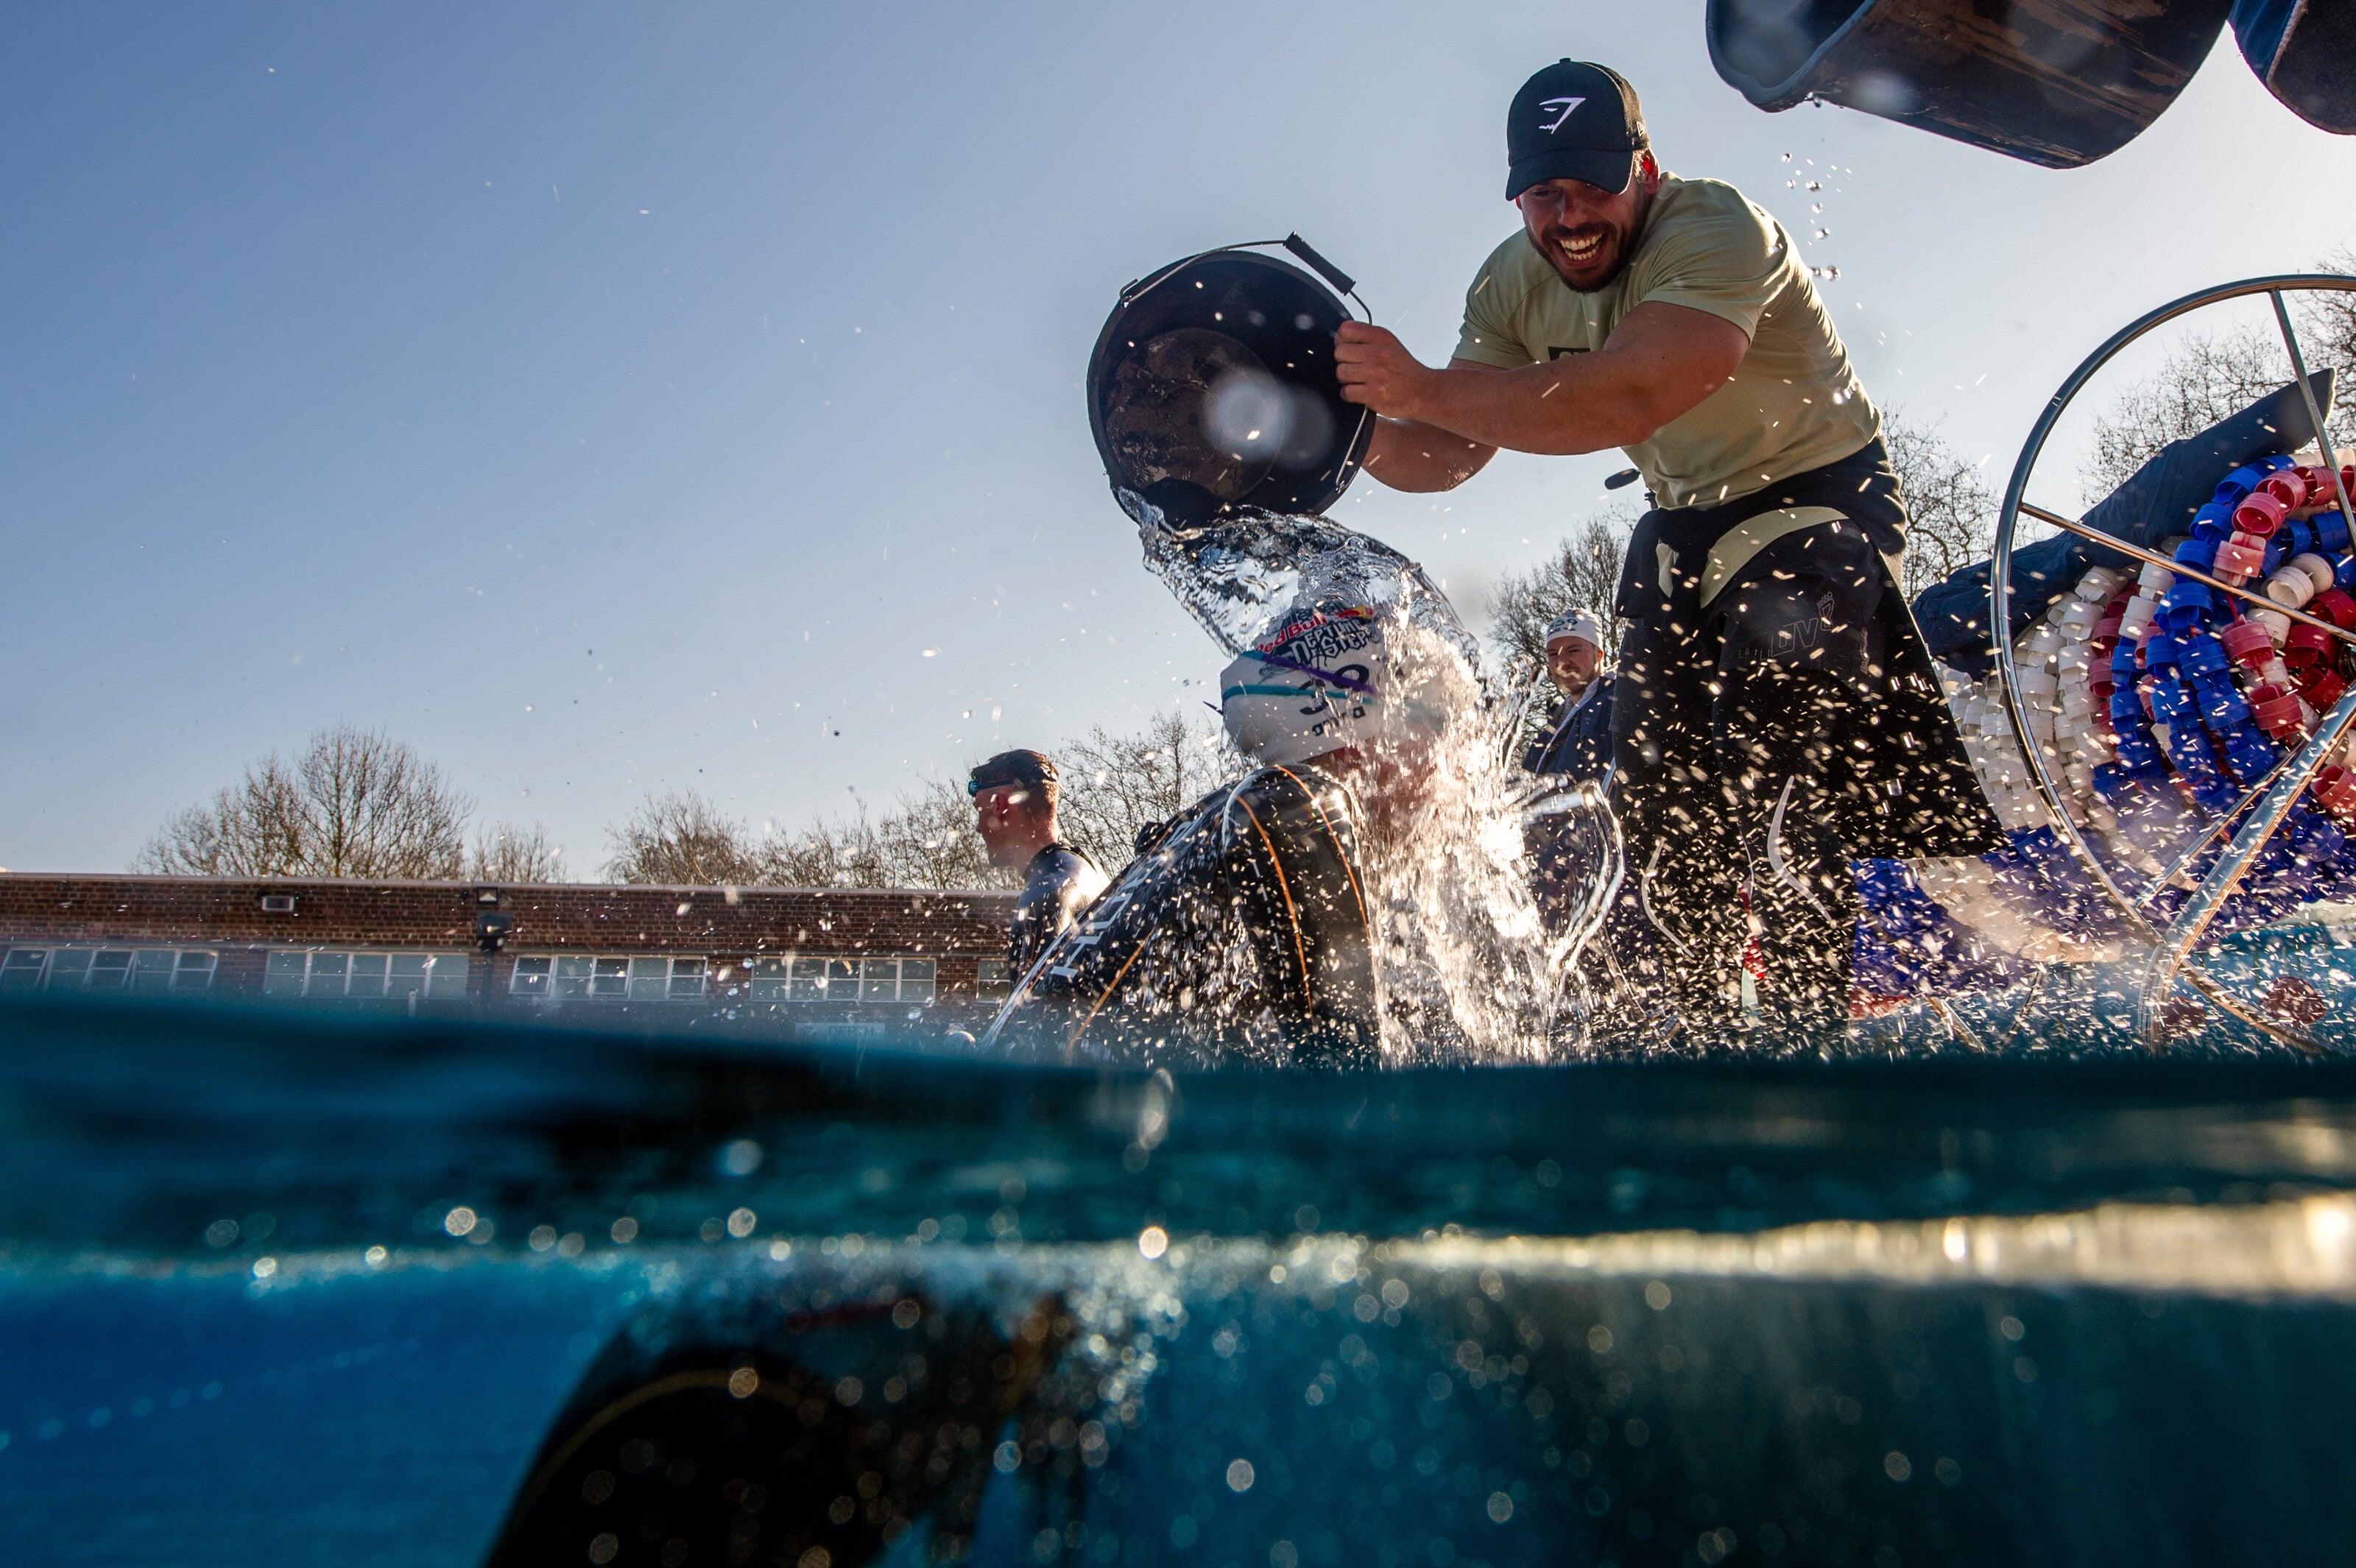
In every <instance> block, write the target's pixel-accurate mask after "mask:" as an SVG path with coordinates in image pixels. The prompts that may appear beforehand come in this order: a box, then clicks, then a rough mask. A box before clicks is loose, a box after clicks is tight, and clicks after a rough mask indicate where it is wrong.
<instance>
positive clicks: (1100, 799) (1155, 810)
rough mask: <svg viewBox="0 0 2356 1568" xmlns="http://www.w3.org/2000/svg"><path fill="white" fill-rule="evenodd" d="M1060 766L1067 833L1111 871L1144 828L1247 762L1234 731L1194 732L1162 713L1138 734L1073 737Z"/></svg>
mask: <svg viewBox="0 0 2356 1568" xmlns="http://www.w3.org/2000/svg"><path fill="white" fill-rule="evenodd" d="M1055 763H1056V767H1057V770H1058V771H1059V772H1060V773H1061V774H1062V792H1061V796H1062V798H1061V801H1060V804H1059V806H1058V811H1057V816H1058V820H1059V821H1060V823H1061V825H1062V827H1063V830H1064V837H1065V839H1066V841H1067V842H1068V843H1070V844H1071V845H1072V846H1073V847H1074V848H1077V849H1081V850H1084V851H1086V852H1087V856H1088V858H1089V859H1092V860H1094V861H1096V863H1097V864H1098V865H1099V866H1101V867H1103V868H1104V869H1105V870H1106V871H1108V872H1118V871H1119V869H1121V868H1122V867H1123V866H1126V865H1127V864H1129V862H1130V859H1131V858H1132V854H1133V851H1134V849H1135V847H1136V843H1137V835H1138V830H1139V829H1141V828H1142V827H1149V826H1151V825H1152V824H1154V823H1159V822H1166V821H1168V820H1169V819H1170V818H1171V817H1173V816H1177V815H1178V813H1180V812H1181V811H1183V810H1184V809H1185V808H1186V807H1187V806H1190V805H1194V802H1195V801H1197V800H1199V799H1201V798H1202V797H1203V796H1204V795H1207V794H1209V793H1210V791H1211V790H1212V789H1214V788H1215V787H1216V786H1217V785H1218V784H1219V783H1220V782H1221V781H1222V780H1225V779H1227V778H1232V777H1233V776H1235V775H1236V774H1237V773H1239V772H1241V771H1242V766H1243V760H1242V758H1240V757H1239V756H1237V753H1236V751H1235V748H1234V747H1233V746H1232V745H1231V744H1229V743H1228V741H1227V737H1226V731H1224V730H1222V729H1219V728H1217V727H1216V726H1207V725H1206V726H1205V728H1204V729H1203V730H1201V731H1188V729H1187V728H1186V720H1184V719H1183V717H1182V716H1180V715H1178V714H1176V713H1163V714H1158V715H1156V716H1155V717H1154V718H1153V719H1151V720H1148V721H1147V723H1146V726H1145V728H1144V729H1142V730H1140V731H1136V732H1135V733H1133V734H1127V735H1116V734H1114V733H1112V732H1111V731H1108V730H1107V729H1105V728H1104V727H1103V726H1102V725H1098V726H1097V727H1096V728H1095V729H1093V730H1091V731H1088V733H1087V736H1086V738H1084V739H1082V740H1078V741H1066V743H1065V744H1064V745H1063V746H1062V747H1061V748H1060V749H1059V750H1058V751H1057V752H1056V754H1055Z"/></svg>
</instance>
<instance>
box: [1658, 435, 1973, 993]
mask: <svg viewBox="0 0 2356 1568" xmlns="http://www.w3.org/2000/svg"><path fill="white" fill-rule="evenodd" d="M1905 526H1906V513H1905V508H1904V506H1903V504H1902V502H1901V498H1900V496H1899V491H1898V481H1897V477H1896V475H1894V474H1892V473H1891V471H1890V464H1889V458H1888V454H1887V453H1886V452H1885V451H1884V449H1883V447H1882V444H1881V443H1880V442H1879V440H1877V441H1874V442H1872V443H1869V444H1868V445H1867V446H1866V447H1865V448H1863V449H1862V450H1861V451H1859V452H1858V453H1854V454H1853V455H1851V456H1849V457H1846V458H1843V459H1841V460H1840V461H1839V462H1837V463H1833V464H1826V466H1825V467H1822V468H1817V469H1813V470H1810V471H1809V472H1807V473H1804V474H1800V475H1794V476H1793V477H1792V478H1790V479H1787V480H1783V481H1781V482H1779V483H1777V484H1774V485H1769V486H1767V487H1766V488H1765V489H1763V490H1761V491H1759V492H1757V493H1756V494H1753V495H1751V496H1742V497H1740V499H1738V500H1735V501H1730V502H1728V503H1725V504H1724V505H1721V506H1716V507H1679V508H1676V509H1671V510H1658V509H1656V510H1654V511H1650V512H1647V513H1645V514H1644V517H1642V518H1641V519H1639V520H1638V522H1637V525H1636V529H1635V533H1634V535H1633V538H1632V539H1630V541H1629V545H1628V560H1627V563H1626V565H1625V567H1624V568H1623V569H1622V574H1621V581H1620V591H1619V599H1618V605H1617V608H1618V611H1619V613H1620V614H1621V615H1622V616H1623V617H1625V618H1626V619H1627V620H1628V621H1629V622H1630V623H1631V624H1630V625H1629V627H1628V629H1627V631H1626V632H1625V634H1624V635H1623V636H1622V641H1621V647H1620V665H1619V679H1618V682H1617V685H1616V689H1615V691H1614V693H1613V697H1614V704H1613V707H1614V712H1613V723H1612V761H1613V763H1614V764H1615V766H1616V767H1617V768H1618V770H1619V774H1618V778H1617V781H1616V783H1617V786H1618V787H1617V789H1616V790H1615V794H1614V800H1615V804H1616V805H1618V806H1619V809H1620V812H1621V816H1622V821H1623V822H1625V823H1626V825H1627V830H1628V831H1627V851H1628V880H1627V885H1626V889H1625V891H1623V894H1622V897H1623V899H1625V900H1627V901H1629V902H1628V907H1626V908H1623V910H1622V912H1621V919H1620V922H1619V923H1620V924H1621V925H1622V926H1623V927H1627V926H1637V925H1641V926H1642V928H1644V929H1646V930H1648V931H1649V932H1650V943H1649V949H1650V950H1649V952H1644V953H1630V954H1625V955H1623V959H1625V960H1632V962H1630V967H1631V968H1633V970H1634V971H1635V972H1636V973H1637V974H1638V976H1640V980H1642V981H1647V982H1650V983H1652V984H1653V985H1655V986H1657V987H1659V988H1660V989H1662V990H1664V991H1665V992H1666V993H1667V999H1668V1000H1670V1001H1671V1002H1673V1004H1674V1005H1675V1007H1676V1009H1677V1011H1678V1014H1679V1016H1680V1018H1681V1019H1683V1021H1684V1022H1685V1023H1686V1024H1687V1027H1689V1028H1697V1029H1705V1030H1708V1029H1717V1028H1719V1027H1722V1026H1724V1025H1726V1024H1728V1023H1730V1022H1732V1021H1734V1019H1736V1018H1737V1016H1738V1014H1737V1011H1736V1008H1735V1006H1734V987H1735V986H1736V984H1737V982H1738V981H1739V978H1740V972H1739V969H1738V967H1737V965H1739V963H1740V955H1741V952H1742V948H1743V944H1744V938H1745V935H1746V922H1745V919H1744V913H1743V909H1742V901H1743V898H1744V895H1745V893H1746V892H1747V893H1748V896H1749V900H1750V919H1749V921H1748V923H1747V931H1748V932H1751V933H1756V934H1757V935H1758V938H1759V944H1760V950H1761V954H1762V958H1763V960H1764V968H1765V971H1766V984H1765V985H1763V986H1762V987H1761V997H1760V1000H1761V1004H1762V1009H1763V1010H1764V1011H1765V1013H1766V1015H1767V1017H1768V1019H1769V1021H1770V1022H1772V1023H1774V1024H1777V1025H1781V1026H1783V1027H1786V1028H1798V1029H1810V1028H1818V1027H1822V1026H1825V1025H1828V1024H1834V1023H1837V1022H1839V1021H1842V1020H1845V1019H1847V1016H1848V975H1849V960H1850V953H1851V949H1852V946H1853V944H1854V941H1855V926H1856V923H1857V913H1858V894H1857V890H1856V885H1855V883H1854V882H1853V881H1852V880H1851V879H1850V876H1849V871H1848V862H1849V861H1850V860H1851V859H1867V858H1869V857H1874V856H1889V857H1893V858H1900V859H1904V858H1911V857H1915V856H1924V855H1962V854H1977V853H1980V852H1982V851H1984V850H1986V849H1988V848H1994V847H1996V845H1997V844H1998V843H2000V842H2001V834H2000V832H1999V830H1998V828H1997V822H1996V819H1995V816H1994V815H1993V814H1992V813H1991V812H1990V811H1989V809H1988V806H1987V800H1986V798H1985V796H1983V795H1982V794H1981V793H1980V789H1979V785H1978V784H1977V781H1976V778H1975V777H1974V775H1973V773H1972V771H1971V764H1970V763H1969V761H1968V759H1967V758H1966V756H1965V752H1964V751H1963V743H1962V738H1961V737H1960V736H1959V735H1958V734H1957V733H1956V731H1955V727H1954V719H1953V718H1952V717H1951V716H1950V714H1949V713H1948V710H1947V705H1946V701H1945V699H1944V696H1943V695H1942V693H1941V691H1940V689H1939V686H1938V683H1937V680H1936V678H1935V677H1934V676H1933V673H1932V669H1931V665H1930V661H1929V657H1928V656H1927V655H1926V654H1925V653H1924V652H1923V650H1922V635H1921V633H1920V632H1918V631H1917V630H1916V629H1915V626H1914V623H1913V619H1912V616H1911V615H1910V614H1909V613H1907V610H1906V605H1905V601H1904V599H1903V598H1902V597H1901V594H1900V592H1899V590H1898V588H1897V585H1896V582H1895V581H1894V579H1893V577H1892V574H1891V571H1890V568H1889V566H1888V565H1887V564H1886V563H1885V561H1884V559H1883V558H1884V556H1885V555H1887V556H1895V555H1896V554H1897V553H1898V552H1899V551H1900V550H1901V549H1903V548H1904V544H1905ZM1627 945H1629V946H1639V945H1643V944H1627Z"/></svg>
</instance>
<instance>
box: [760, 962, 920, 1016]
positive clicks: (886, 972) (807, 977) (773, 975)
mask: <svg viewBox="0 0 2356 1568" xmlns="http://www.w3.org/2000/svg"><path fill="white" fill-rule="evenodd" d="M746 969H747V972H748V974H749V975H750V976H751V997H752V999H753V1000H754V1001H755V1002H768V1003H776V1002H833V1003H836V1004H837V1005H841V1004H842V1003H846V1002H847V1003H851V1004H854V1005H856V1004H859V1003H873V1004H877V1005H881V1006H896V1005H898V1004H899V1003H902V1002H929V1001H931V1000H932V999H933V998H934V997H935V996H937V994H938V992H939V987H940V964H939V961H938V960H937V959H933V958H915V957H908V958H900V957H893V958H862V957H859V956H856V955H851V954H843V953H779V954H763V955H759V956H756V957H755V958H754V959H753V961H752V962H751V964H749V965H746Z"/></svg>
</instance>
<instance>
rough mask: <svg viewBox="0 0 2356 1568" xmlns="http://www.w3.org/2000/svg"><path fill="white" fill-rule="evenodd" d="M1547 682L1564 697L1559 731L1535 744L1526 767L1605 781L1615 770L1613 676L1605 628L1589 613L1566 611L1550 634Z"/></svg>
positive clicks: (1555, 727) (1556, 723)
mask: <svg viewBox="0 0 2356 1568" xmlns="http://www.w3.org/2000/svg"><path fill="white" fill-rule="evenodd" d="M1546 653H1547V678H1548V679H1549V680H1551V681H1553V682H1554V684H1555V689H1556V690H1558V691H1559V692H1561V693H1562V698H1563V702H1562V709H1561V711H1560V712H1559V713H1558V714H1557V715H1556V717H1555V721H1554V725H1553V727H1552V728H1551V729H1549V730H1548V731H1547V732H1546V733H1545V734H1544V735H1542V736H1540V737H1539V738H1538V739H1537V740H1536V741H1532V742H1531V743H1530V748H1529V750H1528V752H1526V753H1525V754H1524V755H1523V758H1522V766H1523V767H1524V768H1525V769H1526V770H1527V771H1529V772H1531V773H1542V774H1546V773H1551V774H1561V775H1565V776H1568V777H1570V778H1578V779H1586V780H1589V781H1590V782H1595V781H1600V780H1601V778H1602V777H1603V773H1604V770H1606V769H1607V768H1609V767H1610V766H1611V765H1612V671H1610V670H1608V669H1606V668H1604V667H1603V628H1602V627H1601V626H1600V625H1598V624H1596V620H1595V617H1594V616H1592V615H1590V614H1589V613H1587V612H1586V611H1584V610H1575V609H1574V610H1566V611H1564V612H1563V613H1561V614H1559V615H1558V616H1556V617H1555V618H1554V621H1553V624H1550V625H1548V626H1547V632H1546Z"/></svg>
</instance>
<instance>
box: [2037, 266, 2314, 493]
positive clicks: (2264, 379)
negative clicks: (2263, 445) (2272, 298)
mask: <svg viewBox="0 0 2356 1568" xmlns="http://www.w3.org/2000/svg"><path fill="white" fill-rule="evenodd" d="M2319 268H2320V270H2322V271H2326V272H2356V251H2351V250H2349V249H2347V248H2346V247H2342V248H2340V250H2337V251H2333V252H2332V253H2331V254H2329V255H2328V256H2326V257H2325V258H2324V259H2323V260H2322V261H2321V262H2319ZM2285 303H2286V304H2288V306H2289V307H2290V313H2291V318H2292V325H2293V327H2294V328H2295V329H2296V330H2297V334H2298V345H2299V354H2300V356H2301V357H2303V358H2304V359H2305V360H2306V361H2307V368H2308V374H2309V375H2312V374H2314V373H2315V372H2317V371H2319V370H2321V369H2323V368H2325V367H2327V366H2328V367H2329V368H2331V369H2332V370H2333V372H2334V373H2335V375H2334V380H2335V382H2336V385H2337V388H2338V391H2339V399H2338V401H2339V402H2340V410H2339V411H2337V412H2335V413H2334V414H2333V415H2332V416H2331V418H2330V420H2329V421H2328V422H2329V426H2330V434H2331V439H2332V442H2333V443H2334V444H2335V445H2345V444H2347V443H2349V442H2350V441H2351V439H2356V419H2351V416H2350V411H2349V410H2350V405H2351V400H2356V293H2292V294H2287V295H2286V296H2285ZM2290 377H2291V370H2290V356H2289V355H2288V354H2286V353H2285V352H2284V350H2283V344H2282V337H2281V335H2280V334H2279V333H2278V332H2276V331H2274V330H2271V329H2269V328H2266V327H2263V326H2247V327H2242V328H2239V329H2237V330H2234V331H2232V332H2227V333H2222V334H2217V333H2192V334H2189V335H2187V336H2185V338H2184V339H2183V340H2182V341H2181V342H2179V344H2177V346H2176V347H2174V348H2172V349H2171V350H2169V353H2168V354H2167V356H2166V357H2163V358H2162V359H2161V361H2160V365H2159V368H2158V370H2157V371H2155V372H2153V373H2152V375H2150V376H2149V377H2148V378H2147V379H2144V380H2141V381H2137V382H2136V383H2134V384H2133V385H2132V386H2130V387H2128V388H2127V389H2126V390H2125V391H2123V392H2121V393H2120V394H2119V395H2118V397H2117V398H2116V399H2115V400H2113V402H2112V404H2111V406H2110V408H2109V409H2108V410H2107V411H2104V413H2102V414H2100V415H2098V416H2096V418H2095V420H2094V451H2093V452H2092V453H2091V454H2090V455H2089V456H2088V458H2087V460H2086V464H2085V467H2084V469H2083V471H2082V472H2081V473H2080V475H2079V476H2078V482H2079V488H2080V490H2081V491H2082V492H2083V496H2084V498H2085V500H2086V502H2087V504H2089V505H2092V504H2093V503H2094V502H2096V501H2099V500H2101V499H2102V498H2103V497H2104V496H2107V495H2109V494H2110V493H2111V492H2112V491H2113V490H2115V489H2117V488H2118V487H2119V485H2122V484H2124V483H2126V479H2127V478H2128V476H2129V475H2133V474H2134V473H2135V471H2136V469H2137V468H2139V467H2141V466H2142V465H2143V464H2144V461H2145V460H2146V459H2147V458H2148V457H2150V456H2151V455H2152V454H2153V453H2156V452H2158V450H2159V449H2160V448H2161V447H2163V446H2165V445H2167V444H2168V443H2169V442H2171V441H2177V440H2179V439H2181V438H2183V437H2185V436H2188V435H2197V434H2199V433H2200V432H2202V431H2204V430H2206V429H2208V428H2209V427H2210V426H2211V425H2212V424H2215V423H2216V422H2217V421H2220V420H2222V419H2227V418H2230V417H2231V416H2232V415H2233V414H2236V413H2239V412H2240V411H2242V410H2243V409H2244V408H2247V407H2248V406H2249V405H2250V404H2251V403H2253V402H2254V401H2256V400H2258V399H2260V398H2262V397H2264V396H2265V395H2266V394H2267V393H2268V392H2271V391H2273V390H2274V389H2276V388H2277V387H2279V386H2282V385H2283V384H2284V383H2285V382H2286V381H2288V380H2289V379H2290ZM2284 433H2285V436H2286V441H2287V443H2288V444H2290V445H2292V446H2298V445H2303V444H2305V443H2306V441H2307V438H2308V436H2309V435H2310V434H2311V432H2308V430H2307V429H2306V427H2305V424H2304V422H2302V423H2301V425H2300V426H2299V428H2298V429H2297V430H2293V431H2287V432H2284Z"/></svg>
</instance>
